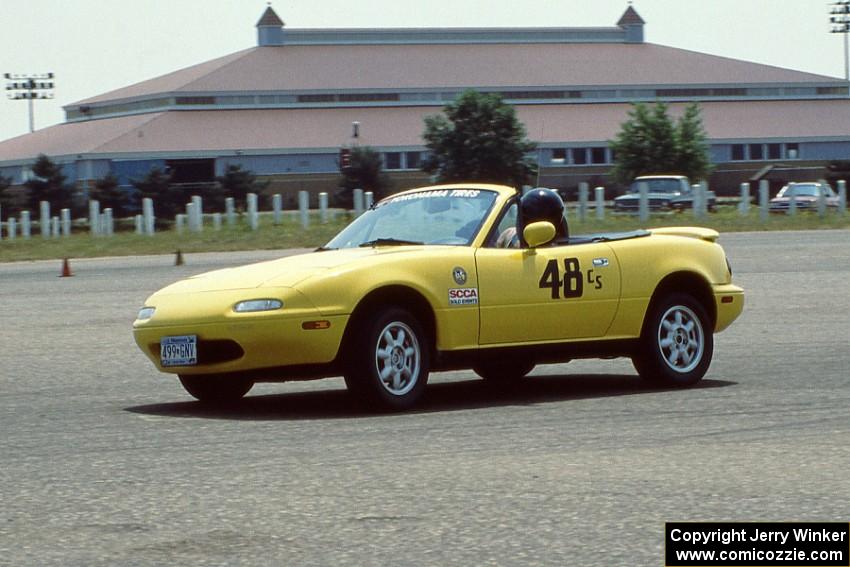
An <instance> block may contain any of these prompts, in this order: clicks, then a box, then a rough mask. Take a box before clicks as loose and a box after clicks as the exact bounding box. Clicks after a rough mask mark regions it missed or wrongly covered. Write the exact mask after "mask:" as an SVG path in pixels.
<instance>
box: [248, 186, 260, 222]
mask: <svg viewBox="0 0 850 567" xmlns="http://www.w3.org/2000/svg"><path fill="white" fill-rule="evenodd" d="M247 199H248V225H249V226H250V227H251V230H257V228H259V226H260V218H259V212H258V211H257V194H256V193H248V197H247Z"/></svg>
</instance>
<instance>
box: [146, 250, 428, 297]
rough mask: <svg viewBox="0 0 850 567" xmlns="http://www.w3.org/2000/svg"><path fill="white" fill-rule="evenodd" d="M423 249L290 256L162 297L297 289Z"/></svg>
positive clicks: (183, 285) (187, 284) (193, 282)
mask: <svg viewBox="0 0 850 567" xmlns="http://www.w3.org/2000/svg"><path fill="white" fill-rule="evenodd" d="M422 248H423V247H422V246H393V247H379V248H347V249H343V250H328V251H323V252H311V253H308V254H300V255H297V256H288V257H286V258H280V259H278V260H269V261H266V262H260V263H257V264H249V265H247V266H239V267H236V268H225V269H222V270H215V271H212V272H205V273H203V274H198V275H196V276H192V277H190V278H187V279H185V280H181V281H178V282H176V283H173V284H171V285H169V286H168V287H165V288H163V289H161V290H160V291H159V292H158V294H179V293H199V292H206V291H226V290H238V289H254V288H258V287H264V286H267V287H295V286H296V285H298V284H299V283H301V282H303V281H305V280H306V279H308V278H310V277H313V276H316V275H320V274H322V273H326V272H327V271H329V270H333V269H337V268H341V267H343V266H345V265H347V264H350V263H352V262H356V261H358V260H362V259H364V258H369V257H372V256H376V255H388V254H409V253H412V252H413V251H418V250H421V249H422Z"/></svg>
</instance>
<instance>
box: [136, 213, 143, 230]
mask: <svg viewBox="0 0 850 567" xmlns="http://www.w3.org/2000/svg"><path fill="white" fill-rule="evenodd" d="M144 233H145V217H144V216H143V215H136V234H144Z"/></svg>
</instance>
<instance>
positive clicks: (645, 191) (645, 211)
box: [638, 181, 649, 222]
mask: <svg viewBox="0 0 850 567" xmlns="http://www.w3.org/2000/svg"><path fill="white" fill-rule="evenodd" d="M638 193H639V194H640V196H639V198H638V218H640V222H646V221H648V220H649V184H648V183H647V182H645V181H641V182H640V183H638Z"/></svg>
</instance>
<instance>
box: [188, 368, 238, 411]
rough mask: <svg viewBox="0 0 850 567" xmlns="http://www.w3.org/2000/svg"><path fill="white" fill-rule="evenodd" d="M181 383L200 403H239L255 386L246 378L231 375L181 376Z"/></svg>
mask: <svg viewBox="0 0 850 567" xmlns="http://www.w3.org/2000/svg"><path fill="white" fill-rule="evenodd" d="M179 378H180V383H181V384H182V385H183V388H185V390H186V391H187V392H189V394H191V395H192V396H193V397H194V398H196V399H197V400H198V401H201V402H204V403H208V404H226V403H232V402H236V401H239V400H240V399H242V397H243V396H244V395H245V394H247V393H248V391H249V390H250V389H251V388H252V387H253V386H254V383H253V382H252V381H250V380H247V379H245V378H239V377H236V376H233V375H229V374H201V375H186V374H181V375H179Z"/></svg>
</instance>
